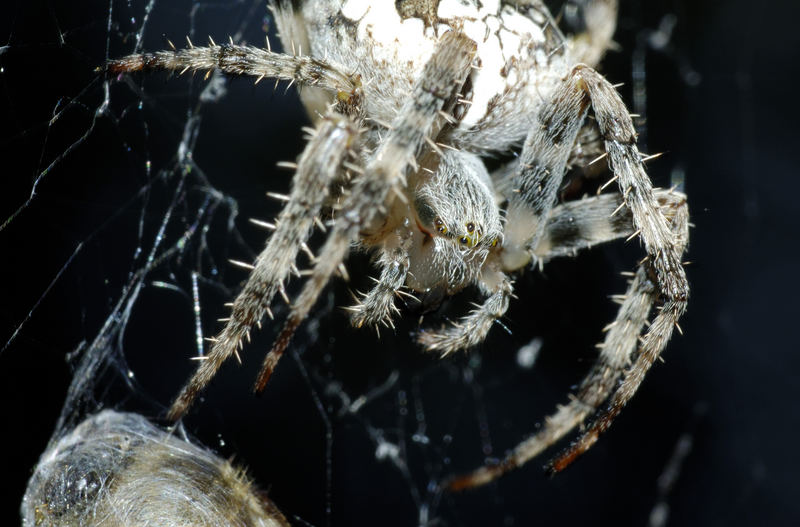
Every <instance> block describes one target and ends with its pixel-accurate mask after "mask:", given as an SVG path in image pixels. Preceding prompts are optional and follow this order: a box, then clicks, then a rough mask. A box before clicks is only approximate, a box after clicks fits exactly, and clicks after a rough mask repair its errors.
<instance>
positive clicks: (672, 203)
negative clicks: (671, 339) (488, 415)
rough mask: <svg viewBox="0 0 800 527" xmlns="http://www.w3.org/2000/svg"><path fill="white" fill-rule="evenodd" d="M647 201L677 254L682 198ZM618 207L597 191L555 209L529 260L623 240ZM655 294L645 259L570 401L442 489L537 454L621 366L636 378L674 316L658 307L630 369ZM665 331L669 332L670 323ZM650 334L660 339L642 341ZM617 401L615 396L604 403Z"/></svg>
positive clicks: (683, 239)
mask: <svg viewBox="0 0 800 527" xmlns="http://www.w3.org/2000/svg"><path fill="white" fill-rule="evenodd" d="M655 197H656V199H657V201H658V204H659V207H660V210H661V211H662V213H663V214H664V216H665V217H666V218H667V220H668V221H669V222H670V227H671V229H672V232H673V233H675V237H676V240H677V241H678V249H680V250H681V251H683V249H684V248H685V246H686V243H687V240H688V227H689V223H688V218H689V213H688V207H687V206H686V196H685V195H684V194H682V193H680V192H675V191H671V190H657V191H655ZM624 204H625V202H624V200H623V198H622V196H621V195H619V194H604V195H601V196H595V197H592V198H587V199H584V200H580V201H574V202H569V203H565V204H562V205H559V206H557V207H555V208H554V209H553V211H552V213H551V214H550V218H549V219H548V222H547V227H546V229H545V233H544V235H543V236H542V240H541V243H540V244H539V245H538V246H537V247H536V253H537V256H539V257H540V258H541V259H542V260H544V261H547V260H549V259H551V258H555V257H563V256H571V255H573V254H574V253H575V251H578V250H581V249H585V248H588V247H591V246H593V245H595V244H598V243H603V242H607V241H611V240H615V239H620V238H626V237H629V236H630V235H631V234H633V233H634V227H633V217H632V214H631V212H630V210H628V209H626V208H624ZM658 293H659V290H658V285H657V284H656V283H655V282H654V280H653V277H652V273H651V268H650V266H649V264H648V263H647V262H646V261H645V262H642V263H641V264H640V265H639V268H638V269H637V271H636V273H635V274H634V275H633V278H632V280H631V282H630V284H629V286H628V290H627V292H626V293H625V295H621V296H619V297H616V298H617V299H618V300H619V301H620V304H621V305H620V308H619V311H618V313H617V317H616V319H615V320H614V322H612V323H611V324H609V325H608V326H606V328H605V331H606V336H605V339H604V341H603V342H602V343H601V344H600V345H598V348H600V355H599V357H598V359H597V361H596V362H595V364H594V365H593V366H592V369H591V370H590V372H589V373H588V374H587V375H586V377H585V378H584V379H583V381H582V382H581V384H580V386H579V387H578V389H577V391H576V393H575V394H574V395H573V396H572V397H571V398H570V401H569V402H568V403H567V404H565V405H563V406H560V407H559V408H558V410H557V411H556V412H555V413H554V414H552V415H550V416H549V417H547V418H546V419H545V422H544V425H543V426H542V428H541V430H540V431H539V432H537V433H536V434H535V435H533V436H532V437H530V438H528V439H526V440H525V441H524V442H522V443H521V444H519V445H517V447H515V448H514V450H513V451H512V452H511V453H510V454H509V455H507V456H506V458H505V459H503V460H502V461H501V462H500V463H498V464H496V465H490V466H485V467H481V468H480V469H478V470H476V471H474V472H473V473H471V474H467V475H464V476H460V477H457V478H454V479H453V480H451V481H450V482H449V483H448V485H449V488H450V489H451V490H456V491H458V490H463V489H466V488H472V487H478V486H481V485H484V484H486V483H489V482H490V481H493V480H494V479H496V478H498V477H500V476H501V475H503V474H505V473H506V472H508V471H510V470H512V469H514V468H516V467H519V466H522V465H523V464H525V463H527V462H528V461H530V460H531V459H533V458H534V457H536V456H537V455H539V454H540V453H541V452H542V451H544V450H545V449H546V448H548V447H550V446H551V445H553V444H554V443H555V442H556V441H558V440H559V439H561V438H563V437H564V436H565V435H566V434H568V433H569V432H570V431H572V430H573V429H574V428H575V427H576V426H578V425H580V424H581V423H583V422H584V421H585V420H586V419H587V418H588V417H589V416H590V415H591V414H592V412H595V411H596V409H597V408H598V407H599V406H600V405H601V404H602V403H603V402H604V401H605V400H607V399H608V397H609V395H611V393H612V392H613V391H614V388H615V387H616V386H617V383H618V382H619V379H620V377H621V376H622V375H623V373H625V370H626V368H628V373H627V374H626V378H627V377H630V378H632V379H638V380H639V381H641V379H642V377H643V375H644V373H645V372H646V368H647V367H649V364H650V363H652V360H653V358H654V357H655V356H657V354H659V353H660V351H661V349H656V348H655V347H653V343H658V345H659V346H660V347H661V348H662V349H663V345H664V344H666V340H668V336H667V337H666V338H665V335H664V333H663V330H664V329H665V328H664V320H665V319H664V317H666V319H669V318H670V317H672V316H674V312H672V311H671V310H670V308H669V307H668V306H665V307H667V311H666V312H664V310H663V309H662V311H661V312H660V313H659V315H658V316H657V317H656V320H655V322H654V323H653V324H651V326H650V327H651V330H650V331H649V332H648V334H647V335H646V336H645V338H644V340H643V344H642V348H641V354H640V355H639V358H638V359H637V362H636V363H635V364H634V365H633V366H630V363H631V355H632V354H633V353H634V352H635V350H636V347H637V345H638V344H639V335H640V334H641V332H642V329H643V328H644V327H645V326H646V325H647V322H648V317H649V315H650V311H651V309H652V306H653V304H654V303H655V302H656V301H657V300H658V297H659V294H658ZM669 327H670V328H671V325H670V326H669ZM654 328H655V329H654ZM653 331H655V332H656V333H655V334H656V335H660V337H659V338H656V337H654V336H650V333H652V332H653ZM648 343H649V344H648ZM646 345H647V348H646ZM648 360H650V362H649V363H648V362H647V361H648ZM629 366H630V367H629ZM633 372H635V373H633ZM629 385H630V383H629ZM634 392H635V389H633V390H631V389H628V390H625V391H624V392H623V394H624V396H625V397H628V398H630V396H631V395H633V393H634ZM618 393H619V392H618ZM623 394H620V396H619V397H622V396H623ZM617 398H618V396H617V394H615V395H614V399H612V401H614V400H615V399H617ZM626 401H627V399H625V402H626ZM623 405H624V402H622V399H620V400H619V401H618V402H617V403H613V402H612V405H611V406H609V408H610V409H613V411H614V412H615V413H614V414H613V415H610V416H609V417H601V418H600V419H599V420H598V421H597V425H595V426H604V427H605V428H603V429H602V430H600V428H597V430H595V431H594V432H592V430H593V429H594V426H593V427H591V428H590V429H589V432H587V433H586V434H584V436H582V438H581V439H580V440H579V441H577V442H576V443H575V444H574V445H573V447H572V448H571V449H570V450H568V451H567V452H566V453H565V454H564V455H563V456H562V457H561V458H559V460H557V461H556V462H555V463H554V464H553V465H552V467H551V469H555V470H560V469H562V468H564V466H566V464H568V462H570V461H571V460H572V459H574V457H576V456H577V455H578V454H579V453H580V452H583V451H585V450H586V449H588V448H589V446H591V443H593V442H594V440H595V439H596V438H597V435H598V434H599V432H600V431H603V430H605V429H606V428H607V427H608V425H610V423H611V419H613V417H614V416H615V415H616V413H618V412H619V410H620V409H621V408H622V406H623ZM605 415H606V414H602V416H605Z"/></svg>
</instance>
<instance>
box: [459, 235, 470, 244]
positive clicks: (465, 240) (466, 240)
mask: <svg viewBox="0 0 800 527" xmlns="http://www.w3.org/2000/svg"><path fill="white" fill-rule="evenodd" d="M458 241H459V242H461V245H467V244H468V243H469V238H467V237H466V236H462V237H461V238H460V239H459V240H458Z"/></svg>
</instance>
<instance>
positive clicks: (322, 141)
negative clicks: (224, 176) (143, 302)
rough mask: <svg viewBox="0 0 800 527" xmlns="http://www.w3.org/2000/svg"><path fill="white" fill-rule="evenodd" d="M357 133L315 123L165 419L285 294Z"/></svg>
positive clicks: (344, 125)
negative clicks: (252, 256)
mask: <svg viewBox="0 0 800 527" xmlns="http://www.w3.org/2000/svg"><path fill="white" fill-rule="evenodd" d="M358 135H359V130H358V127H357V126H356V124H355V123H353V122H352V121H351V120H350V119H348V118H346V117H344V116H341V115H338V114H331V115H329V116H328V117H326V118H325V119H322V120H321V121H320V123H319V124H318V126H317V128H316V130H315V131H314V134H313V136H312V137H311V139H310V140H309V142H308V145H306V148H305V150H304V151H303V154H302V156H301V157H300V160H299V162H298V164H297V173H296V174H295V177H294V180H293V183H292V191H291V195H290V196H289V201H288V202H287V204H286V206H285V207H284V209H283V211H281V213H280V215H279V216H278V219H277V222H276V225H274V226H273V227H274V228H275V232H274V233H273V234H272V236H271V237H270V239H269V242H268V243H267V246H266V247H265V248H264V250H263V251H261V254H259V255H258V257H257V258H256V261H255V264H254V265H253V269H252V271H251V273H250V276H249V278H248V279H247V283H246V284H245V286H244V288H243V289H242V291H241V293H239V296H237V297H236V300H235V301H234V303H233V309H232V311H231V315H230V318H229V319H228V320H227V323H226V324H225V328H224V329H223V330H222V331H221V332H220V333H219V335H217V336H216V338H214V340H213V346H212V348H211V351H210V352H209V353H208V355H206V356H205V357H204V360H203V361H201V362H200V365H199V366H198V368H197V370H196V371H195V373H194V375H193V376H192V378H191V379H190V380H189V382H188V383H187V384H186V386H184V388H183V390H182V391H181V393H180V394H179V395H178V397H177V398H176V399H175V402H174V403H173V405H172V408H170V411H169V418H170V419H173V420H175V419H178V418H180V416H182V415H183V414H184V413H185V412H186V410H187V409H188V408H189V406H190V405H191V404H192V402H193V401H194V399H195V397H196V396H197V394H198V393H199V392H200V391H201V390H202V389H203V388H205V386H206V385H207V384H208V383H209V381H211V379H213V378H214V375H216V373H217V370H218V369H219V368H220V366H221V365H222V363H223V362H225V361H226V360H227V359H228V358H230V356H231V355H236V356H237V358H238V350H239V348H241V347H242V344H243V341H244V340H245V339H248V340H249V336H250V330H251V329H252V327H253V326H254V325H257V324H260V323H261V320H262V319H263V318H264V316H265V315H267V314H270V315H271V313H270V310H269V308H270V305H271V304H272V300H273V298H274V297H275V294H276V293H280V294H282V295H285V292H284V289H283V288H284V281H285V280H286V279H287V278H288V277H289V273H290V271H291V269H292V266H293V265H294V263H295V260H296V259H297V254H298V252H299V251H300V248H301V247H303V246H304V244H305V242H306V240H307V239H308V237H309V236H310V234H311V231H312V229H313V225H314V220H315V218H316V217H317V216H318V215H319V213H320V210H321V209H322V207H323V206H324V204H325V202H326V200H327V199H328V195H329V190H330V187H331V185H332V183H333V182H334V181H336V180H337V179H339V178H340V177H341V176H342V173H343V166H342V165H343V162H344V161H345V160H346V159H347V157H348V156H352V155H353V152H352V149H353V148H355V147H356V146H357V142H358Z"/></svg>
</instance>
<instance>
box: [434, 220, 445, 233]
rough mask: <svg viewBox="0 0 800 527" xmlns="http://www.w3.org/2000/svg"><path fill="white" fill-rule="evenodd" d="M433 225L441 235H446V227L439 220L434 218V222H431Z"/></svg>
mask: <svg viewBox="0 0 800 527" xmlns="http://www.w3.org/2000/svg"><path fill="white" fill-rule="evenodd" d="M433 224H434V225H435V226H436V230H437V231H439V232H440V233H441V234H447V227H446V226H445V224H444V222H443V221H442V220H441V219H440V218H436V219H435V220H433Z"/></svg>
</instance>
